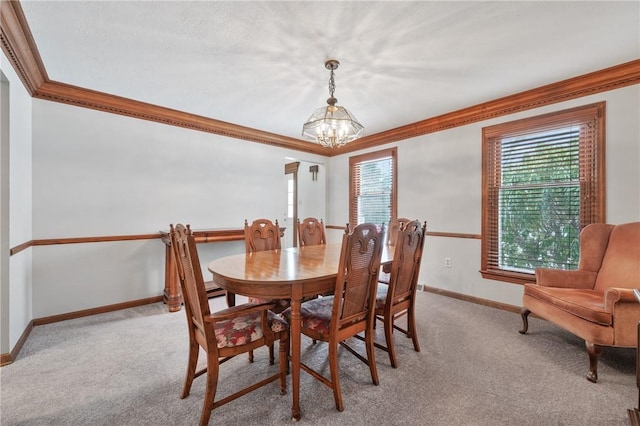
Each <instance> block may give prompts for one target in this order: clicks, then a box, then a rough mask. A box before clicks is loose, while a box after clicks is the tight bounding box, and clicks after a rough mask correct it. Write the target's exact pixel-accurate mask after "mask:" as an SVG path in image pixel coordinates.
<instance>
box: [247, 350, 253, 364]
mask: <svg viewBox="0 0 640 426" xmlns="http://www.w3.org/2000/svg"><path fill="white" fill-rule="evenodd" d="M248 354H249V364H253V351H249V352H248Z"/></svg>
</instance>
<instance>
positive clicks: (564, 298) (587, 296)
mask: <svg viewBox="0 0 640 426" xmlns="http://www.w3.org/2000/svg"><path fill="white" fill-rule="evenodd" d="M524 293H525V295H527V296H530V297H534V298H536V299H539V300H540V301H542V302H546V303H548V304H550V305H552V306H554V307H555V308H557V309H560V310H562V311H564V312H567V313H569V314H572V315H575V316H577V317H580V318H582V319H584V320H587V321H591V322H594V323H597V324H601V325H611V324H612V321H613V317H612V315H611V312H610V311H607V309H606V308H605V305H604V295H603V294H602V293H601V292H599V291H595V290H588V289H581V288H562V287H543V286H529V285H527V286H525V288H524Z"/></svg>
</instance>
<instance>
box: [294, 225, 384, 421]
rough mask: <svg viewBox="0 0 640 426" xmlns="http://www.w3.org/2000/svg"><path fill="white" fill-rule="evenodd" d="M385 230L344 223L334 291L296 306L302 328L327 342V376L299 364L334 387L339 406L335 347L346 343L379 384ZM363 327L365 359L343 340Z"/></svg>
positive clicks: (312, 337)
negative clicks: (378, 308) (376, 331)
mask: <svg viewBox="0 0 640 426" xmlns="http://www.w3.org/2000/svg"><path fill="white" fill-rule="evenodd" d="M383 235H384V229H382V231H378V229H377V225H375V224H372V223H364V224H361V225H358V226H356V227H355V228H354V229H353V232H351V233H349V225H348V224H347V228H346V232H345V235H343V238H342V247H341V254H340V261H339V266H338V274H337V277H336V285H335V292H334V295H333V296H326V297H321V298H317V299H313V300H309V301H307V302H304V303H302V305H301V307H300V316H301V332H302V333H303V334H304V335H306V336H308V337H310V338H311V339H314V340H320V341H323V342H327V343H328V351H329V369H330V378H327V377H325V376H324V375H322V374H321V373H319V372H318V371H316V370H314V369H313V368H311V367H310V366H308V365H307V364H305V363H303V362H301V363H300V368H302V369H303V370H304V371H306V372H307V373H309V374H310V375H311V376H313V377H314V378H315V379H317V380H319V381H320V382H321V383H323V384H325V385H326V386H328V387H329V388H331V389H332V390H333V396H334V399H335V404H336V409H337V410H338V411H343V410H344V404H343V401H342V391H341V388H340V374H339V371H338V346H342V347H344V348H346V349H347V350H348V351H349V352H351V353H352V354H354V355H355V356H356V357H357V358H358V359H360V360H361V361H363V362H364V363H365V364H367V365H368V366H369V370H370V372H371V379H372V381H373V383H374V384H375V385H378V383H379V380H378V370H377V368H376V362H375V353H374V345H373V344H374V341H373V322H374V308H375V298H376V288H377V283H378V279H377V278H378V270H379V267H380V256H381V254H382V244H383V242H382V238H383ZM283 315H284V317H285V318H286V319H287V320H288V321H291V309H287V310H286V311H284V314H283ZM362 332H364V334H365V341H366V344H365V346H366V353H367V356H366V358H365V357H364V356H362V355H361V354H360V353H358V352H357V351H356V350H355V349H353V348H351V347H350V346H348V345H347V344H346V343H345V342H344V341H345V340H346V339H348V338H350V337H353V336H355V335H357V334H358V333H362Z"/></svg>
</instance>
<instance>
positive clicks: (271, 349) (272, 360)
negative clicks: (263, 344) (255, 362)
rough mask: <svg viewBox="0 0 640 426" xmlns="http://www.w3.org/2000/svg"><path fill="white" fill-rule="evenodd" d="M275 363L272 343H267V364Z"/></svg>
mask: <svg viewBox="0 0 640 426" xmlns="http://www.w3.org/2000/svg"><path fill="white" fill-rule="evenodd" d="M274 363H275V355H274V350H273V343H272V344H270V345H269V365H273V364H274Z"/></svg>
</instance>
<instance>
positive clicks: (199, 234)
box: [9, 225, 482, 256]
mask: <svg viewBox="0 0 640 426" xmlns="http://www.w3.org/2000/svg"><path fill="white" fill-rule="evenodd" d="M325 228H327V229H339V230H341V231H344V226H338V225H326V226H325ZM193 233H194V236H195V237H196V241H197V242H202V243H214V242H224V241H240V240H243V239H244V229H242V228H237V229H236V228H225V229H209V230H195V231H193ZM168 235H169V234H168V233H167V232H166V231H160V232H159V233H157V234H134V235H111V236H98V237H72V238H46V239H41V240H31V241H27V242H24V243H22V244H19V245H17V246H15V247H13V248H11V249H10V251H9V255H10V256H13V255H14V254H18V253H20V252H21V251H22V250H26V249H28V248H29V247H35V246H51V245H56V244H81V243H104V242H110V241H134V240H152V239H154V238H160V239H162V241H163V242H164V243H165V244H167V241H168V239H167V238H168ZM427 236H430V237H447V238H471V239H481V238H482V236H481V235H480V234H461V233H455V232H427Z"/></svg>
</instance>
